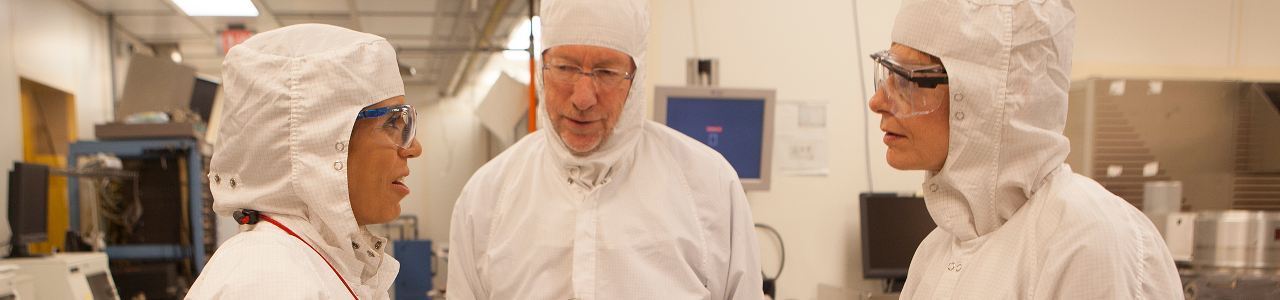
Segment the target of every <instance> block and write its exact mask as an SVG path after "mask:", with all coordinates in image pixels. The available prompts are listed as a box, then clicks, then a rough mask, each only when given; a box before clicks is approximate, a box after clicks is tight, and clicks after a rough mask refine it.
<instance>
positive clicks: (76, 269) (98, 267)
mask: <svg viewBox="0 0 1280 300" xmlns="http://www.w3.org/2000/svg"><path fill="white" fill-rule="evenodd" d="M0 264H12V265H17V266H18V272H17V274H18V275H27V276H31V277H32V279H33V280H34V281H35V291H34V295H22V297H23V299H24V300H32V299H34V300H67V299H85V300H119V299H120V298H119V296H117V295H116V285H115V282H114V281H112V280H111V270H110V269H108V268H107V255H106V254H105V253H102V252H80V253H57V254H53V255H49V256H41V257H22V258H7V259H4V260H0Z"/></svg>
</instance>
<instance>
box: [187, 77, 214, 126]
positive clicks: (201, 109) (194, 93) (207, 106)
mask: <svg viewBox="0 0 1280 300" xmlns="http://www.w3.org/2000/svg"><path fill="white" fill-rule="evenodd" d="M218 86H220V85H219V84H218V83H217V82H213V81H211V80H207V79H204V78H200V77H196V83H195V85H194V86H192V87H191V104H190V108H191V111H193V112H195V113H197V114H199V115H200V120H201V121H204V122H205V123H209V117H211V115H212V114H213V104H214V100H216V99H217V98H218Z"/></svg>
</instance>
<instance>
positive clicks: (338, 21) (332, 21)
mask: <svg viewBox="0 0 1280 300" xmlns="http://www.w3.org/2000/svg"><path fill="white" fill-rule="evenodd" d="M279 19H280V25H283V26H289V25H295V24H304V23H320V24H329V25H333V26H338V27H343V28H347V29H352V30H355V28H356V27H355V26H356V23H355V22H352V21H351V18H335V17H279Z"/></svg>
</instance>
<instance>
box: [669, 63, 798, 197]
mask: <svg viewBox="0 0 1280 300" xmlns="http://www.w3.org/2000/svg"><path fill="white" fill-rule="evenodd" d="M653 94H654V95H653V97H654V98H653V99H654V101H653V102H654V115H653V116H654V121H657V122H658V123H663V124H666V125H667V127H671V129H675V130H676V131H679V132H681V133H684V134H685V135H688V136H689V137H691V138H693V139H695V140H698V141H700V142H702V143H703V144H706V145H707V146H710V147H711V148H712V149H715V150H716V151H719V152H720V155H723V156H724V158H725V160H728V161H729V164H730V165H733V169H734V170H736V171H737V172H738V178H739V179H740V180H741V181H742V188H743V189H744V190H747V191H767V190H769V174H770V173H771V169H772V168H773V165H772V159H771V158H772V154H773V107H774V95H775V92H774V90H763V89H731V88H718V87H672V86H658V87H655V88H654V92H653Z"/></svg>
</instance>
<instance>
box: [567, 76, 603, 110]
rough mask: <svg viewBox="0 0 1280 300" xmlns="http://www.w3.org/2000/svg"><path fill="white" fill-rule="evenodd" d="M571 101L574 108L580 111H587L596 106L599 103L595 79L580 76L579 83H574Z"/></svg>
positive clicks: (570, 96)
mask: <svg viewBox="0 0 1280 300" xmlns="http://www.w3.org/2000/svg"><path fill="white" fill-rule="evenodd" d="M569 101H571V102H573V107H574V108H577V109H578V110H587V109H588V108H591V107H592V106H595V105H596V102H597V99H596V84H595V77H592V76H587V75H582V76H578V81H577V82H574V83H573V94H572V95H569Z"/></svg>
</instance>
